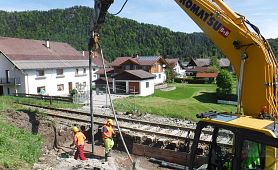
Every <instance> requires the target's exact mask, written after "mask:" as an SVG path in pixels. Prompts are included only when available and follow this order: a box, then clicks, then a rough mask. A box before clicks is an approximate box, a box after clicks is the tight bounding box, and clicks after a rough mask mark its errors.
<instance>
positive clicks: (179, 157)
mask: <svg viewBox="0 0 278 170" xmlns="http://www.w3.org/2000/svg"><path fill="white" fill-rule="evenodd" d="M132 154H134V155H139V156H146V157H151V158H155V159H159V160H164V161H167V162H171V163H176V164H180V165H185V166H188V164H189V159H190V154H189V153H186V152H176V151H173V150H168V149H160V148H152V147H149V146H146V145H142V144H137V143H134V144H133V147H132ZM197 161H198V164H199V165H202V164H204V163H205V161H206V158H205V157H204V156H197Z"/></svg>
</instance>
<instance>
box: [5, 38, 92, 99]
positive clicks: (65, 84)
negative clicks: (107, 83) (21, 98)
mask: <svg viewBox="0 0 278 170" xmlns="http://www.w3.org/2000/svg"><path fill="white" fill-rule="evenodd" d="M88 66H89V63H88V58H87V57H85V56H83V55H82V53H80V52H79V51H77V50H75V49H74V48H73V47H71V46H70V45H69V44H67V43H60V42H51V41H40V40H30V39H18V38H8V37H0V95H10V94H13V93H27V94H39V93H40V92H42V91H45V94H46V95H68V94H69V92H70V91H71V90H72V89H74V88H76V89H78V90H86V89H85V88H87V87H89V86H88V85H89V67H88ZM94 67H95V65H93V68H94ZM93 77H94V75H93Z"/></svg>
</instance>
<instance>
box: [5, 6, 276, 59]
mask: <svg viewBox="0 0 278 170" xmlns="http://www.w3.org/2000/svg"><path fill="white" fill-rule="evenodd" d="M91 12H92V10H91V9H90V8H88V7H72V8H68V9H65V10H63V9H54V10H49V11H26V12H5V11H0V21H1V24H0V36H7V37H19V38H28V39H40V40H45V39H49V40H50V41H60V42H67V43H69V44H71V45H72V46H73V47H75V48H76V49H78V50H87V40H88V30H89V25H90V16H91ZM101 41H102V48H103V51H104V54H105V56H106V57H107V58H109V59H110V60H112V59H114V58H115V57H118V56H127V55H128V56H131V55H136V54H138V55H158V54H161V55H164V56H169V57H179V58H181V59H183V60H187V59H188V58H189V57H210V56H212V55H216V56H219V57H220V56H221V53H220V52H219V50H217V49H216V47H215V46H214V44H212V43H211V42H210V41H209V40H208V38H207V37H206V36H205V35H204V34H203V33H193V34H186V33H181V32H173V31H171V30H169V29H167V28H163V27H160V26H154V25H151V24H142V23H138V22H136V21H133V20H130V19H125V18H119V17H115V16H111V15H109V16H108V18H107V20H106V23H105V25H104V26H103V27H102V30H101ZM271 44H272V45H273V47H274V49H275V52H276V54H277V53H278V40H271Z"/></svg>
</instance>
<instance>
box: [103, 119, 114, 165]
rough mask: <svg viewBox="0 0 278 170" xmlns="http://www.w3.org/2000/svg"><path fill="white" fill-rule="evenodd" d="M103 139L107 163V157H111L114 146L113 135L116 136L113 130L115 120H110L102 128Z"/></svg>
mask: <svg viewBox="0 0 278 170" xmlns="http://www.w3.org/2000/svg"><path fill="white" fill-rule="evenodd" d="M101 132H102V139H103V142H104V147H105V161H107V157H110V156H111V150H112V148H113V146H114V141H113V138H112V137H113V135H114V134H115V132H114V130H113V120H112V119H108V120H107V122H106V124H105V125H104V126H102V128H101Z"/></svg>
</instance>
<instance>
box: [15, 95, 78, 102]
mask: <svg viewBox="0 0 278 170" xmlns="http://www.w3.org/2000/svg"><path fill="white" fill-rule="evenodd" d="M14 96H16V97H26V98H34V99H41V100H49V103H50V104H52V102H53V101H62V102H69V103H73V98H72V97H64V96H48V95H40V94H26V93H16V94H14Z"/></svg>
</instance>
